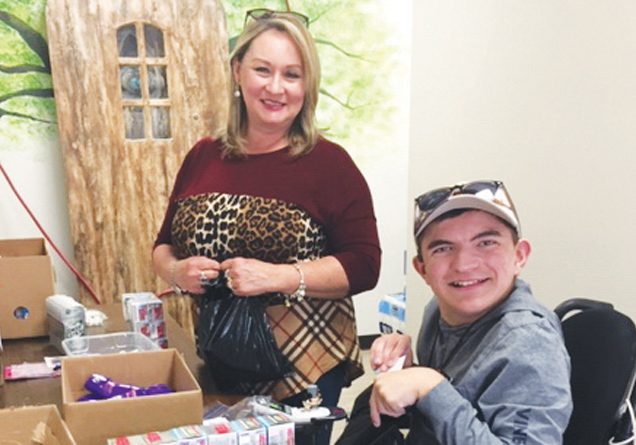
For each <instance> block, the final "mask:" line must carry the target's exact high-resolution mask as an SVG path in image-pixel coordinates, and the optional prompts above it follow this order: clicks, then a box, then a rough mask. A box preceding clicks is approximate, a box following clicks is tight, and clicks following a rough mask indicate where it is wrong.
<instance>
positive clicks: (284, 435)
mask: <svg viewBox="0 0 636 445" xmlns="http://www.w3.org/2000/svg"><path fill="white" fill-rule="evenodd" d="M258 420H259V421H260V422H261V423H262V424H263V425H265V427H266V428H267V443H268V444H269V445H294V443H295V440H296V439H295V434H294V422H293V421H292V420H291V419H290V418H289V417H288V416H286V415H285V414H283V413H280V414H278V413H277V414H269V415H265V416H258Z"/></svg>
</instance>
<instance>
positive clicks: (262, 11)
mask: <svg viewBox="0 0 636 445" xmlns="http://www.w3.org/2000/svg"><path fill="white" fill-rule="evenodd" d="M274 17H293V18H295V19H296V20H298V21H299V22H300V23H302V24H303V25H305V26H306V27H309V17H307V16H306V15H304V14H301V13H300V12H296V11H274V10H272V9H267V8H257V9H250V10H249V11H247V12H246V13H245V22H244V23H243V27H245V26H246V25H247V23H248V22H249V21H250V19H251V20H263V19H270V18H274Z"/></svg>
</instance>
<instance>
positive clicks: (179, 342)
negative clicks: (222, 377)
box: [0, 304, 241, 412]
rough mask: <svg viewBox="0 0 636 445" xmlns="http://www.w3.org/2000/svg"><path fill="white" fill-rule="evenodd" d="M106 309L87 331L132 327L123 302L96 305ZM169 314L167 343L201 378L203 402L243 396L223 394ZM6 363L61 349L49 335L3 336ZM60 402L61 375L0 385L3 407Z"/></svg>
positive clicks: (53, 353) (35, 358) (56, 353)
mask: <svg viewBox="0 0 636 445" xmlns="http://www.w3.org/2000/svg"><path fill="white" fill-rule="evenodd" d="M95 309H98V310H100V311H102V312H104V313H105V314H106V315H107V316H108V319H107V320H106V321H105V323H104V326H100V327H91V328H88V329H87V334H90V335H95V334H104V333H108V332H120V331H129V330H130V328H129V326H128V324H127V322H126V321H125V320H124V318H123V314H122V310H121V304H104V305H101V306H98V307H96V308H95ZM165 318H166V331H167V334H168V347H170V348H175V349H177V350H178V351H179V352H180V353H181V354H182V355H183V358H184V360H185V362H186V364H187V365H188V368H190V371H191V372H192V374H193V375H194V377H195V378H196V379H197V381H198V382H199V385H200V386H201V391H202V393H203V404H204V406H208V405H210V404H212V403H214V402H216V401H219V402H222V403H225V404H228V405H231V404H233V403H235V402H237V401H238V400H240V398H241V397H240V396H236V395H232V394H223V393H222V392H221V391H220V390H219V389H218V388H217V387H216V385H215V383H214V381H213V380H212V378H211V376H210V374H209V372H208V371H207V368H206V367H205V364H204V363H203V360H201V359H200V358H199V357H198V356H197V353H196V347H195V345H194V343H193V342H192V340H191V339H190V337H189V336H188V335H187V333H186V332H185V331H184V330H183V329H182V328H181V326H179V324H178V323H177V322H176V321H175V320H174V319H173V318H172V317H170V316H169V315H167V314H166V315H165ZM2 343H3V346H4V351H3V357H2V358H3V362H4V365H5V366H6V365H12V364H18V363H24V362H41V361H43V360H44V357H47V356H49V357H54V356H59V355H61V353H60V351H58V350H57V348H55V347H54V346H52V345H51V344H50V343H49V339H48V337H37V338H24V339H12V340H6V339H5V340H3V341H2ZM46 404H55V405H57V407H58V409H59V410H60V412H62V386H61V379H60V378H59V377H49V378H40V379H26V380H8V381H5V383H4V385H3V386H0V408H6V407H10V406H25V405H46Z"/></svg>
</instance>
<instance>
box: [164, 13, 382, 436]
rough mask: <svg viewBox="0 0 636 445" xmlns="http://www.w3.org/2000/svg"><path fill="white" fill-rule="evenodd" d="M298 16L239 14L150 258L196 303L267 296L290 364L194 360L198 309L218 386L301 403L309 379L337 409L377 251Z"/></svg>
mask: <svg viewBox="0 0 636 445" xmlns="http://www.w3.org/2000/svg"><path fill="white" fill-rule="evenodd" d="M307 24H308V22H307V20H306V18H305V17H304V16H302V15H300V14H297V13H293V12H275V11H269V10H254V11H250V12H248V15H247V17H246V26H245V30H244V32H243V33H242V35H241V36H240V37H239V39H238V40H237V43H236V47H235V49H234V51H233V52H232V54H231V72H232V91H231V94H232V100H231V109H230V116H231V118H230V121H229V123H228V127H227V130H226V132H225V134H224V135H223V137H221V138H219V139H212V138H204V139H202V140H200V141H199V142H198V143H197V144H196V145H195V146H194V147H193V148H192V150H191V151H190V152H189V154H188V155H187V157H186V158H185V160H184V163H183V165H182V167H181V169H180V171H179V174H178V176H177V179H176V182H175V185H174V189H173V192H172V195H171V198H170V202H169V206H168V209H167V212H166V216H165V220H164V223H163V225H162V227H161V229H160V232H159V234H158V236H157V239H156V243H155V248H154V251H153V263H154V267H155V270H156V272H157V273H158V274H159V275H160V276H161V277H162V278H163V279H164V280H166V281H167V282H169V283H171V284H172V285H173V286H174V287H175V288H177V289H180V290H183V291H186V292H188V293H190V294H194V295H197V294H198V295H200V297H197V301H198V302H199V308H200V310H201V311H204V310H205V305H206V301H210V298H214V293H215V292H229V294H230V295H231V297H232V298H255V297H256V298H261V299H266V300H267V307H266V308H265V312H266V314H267V320H268V322H269V326H270V327H271V331H272V333H273V336H274V339H275V343H276V346H277V347H278V349H279V350H280V352H281V353H282V355H283V356H284V357H285V358H286V359H287V360H288V362H289V363H290V365H291V366H290V372H287V373H285V374H284V375H281V376H277V377H276V378H274V379H268V380H262V381H259V379H258V378H256V379H252V378H250V379H248V380H249V381H245V380H244V379H243V380H242V379H241V377H239V376H240V375H241V373H240V372H238V371H237V370H236V369H235V367H236V366H239V364H238V363H237V361H238V359H237V358H236V357H232V356H229V357H224V360H223V362H224V363H219V360H216V359H215V360H212V359H209V357H207V356H206V354H205V352H204V351H203V349H204V348H203V347H202V342H204V341H205V339H206V335H207V331H208V330H209V329H210V326H209V325H206V324H205V317H201V318H203V319H204V322H202V321H201V319H200V320H199V324H198V326H197V341H198V346H199V348H198V349H199V352H200V355H202V357H203V358H204V359H205V360H206V362H207V364H208V367H209V368H210V370H211V372H212V374H213V376H214V377H215V378H216V379H217V381H218V382H220V383H221V386H223V389H227V390H228V391H232V392H236V391H240V392H243V393H246V394H269V395H272V396H273V397H274V398H275V399H276V400H279V401H283V402H285V403H288V404H292V405H300V404H301V402H302V400H303V399H304V398H305V397H306V389H307V387H308V386H309V385H311V384H317V385H318V387H319V389H320V391H321V394H322V398H323V404H324V405H327V406H336V405H337V403H338V398H339V396H340V391H341V389H342V387H344V386H347V385H348V384H349V383H350V382H351V380H353V379H354V378H356V377H358V376H360V375H361V374H362V372H363V368H362V364H361V362H360V353H359V345H358V339H357V334H356V327H355V314H354V309H353V303H352V300H351V296H352V295H354V294H357V293H359V292H362V291H364V290H367V289H371V288H373V287H374V286H375V284H376V282H377V279H378V275H379V267H380V255H381V250H380V246H379V241H378V235H377V228H376V220H375V215H374V211H373V205H372V200H371V196H370V192H369V188H368V186H367V183H366V181H365V179H364V178H363V176H362V174H361V173H360V171H359V170H358V169H357V167H356V166H355V164H354V163H353V161H352V159H351V158H350V156H349V155H348V154H347V153H346V151H345V150H344V149H343V148H341V147H340V146H338V145H336V144H334V143H332V142H330V141H328V140H327V139H325V138H324V137H322V136H321V135H320V134H319V132H318V130H317V128H316V123H315V109H316V103H317V101H318V89H319V83H320V64H319V60H318V55H317V52H316V48H315V44H314V40H313V38H312V36H311V35H310V33H309V31H308V29H307ZM211 281H212V282H215V283H217V285H216V286H213V287H209V286H206V284H207V283H209V282H211ZM219 283H221V285H219ZM300 439H301V441H302V438H300ZM328 440H329V437H328V435H326V436H325V437H322V438H319V442H317V443H328ZM299 443H300V442H299Z"/></svg>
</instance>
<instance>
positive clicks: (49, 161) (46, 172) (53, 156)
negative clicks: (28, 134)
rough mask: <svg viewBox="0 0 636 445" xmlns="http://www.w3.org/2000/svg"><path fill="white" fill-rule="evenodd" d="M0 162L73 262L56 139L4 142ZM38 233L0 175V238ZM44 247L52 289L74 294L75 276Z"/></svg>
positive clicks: (55, 241) (21, 194)
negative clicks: (51, 271)
mask: <svg viewBox="0 0 636 445" xmlns="http://www.w3.org/2000/svg"><path fill="white" fill-rule="evenodd" d="M0 140H1V139H0ZM0 164H2V167H3V168H4V170H5V172H6V174H7V175H8V176H9V178H10V179H11V182H12V183H13V185H14V187H15V188H16V189H17V191H18V193H19V194H20V196H21V197H22V199H23V200H24V202H25V203H26V204H27V206H28V207H29V208H30V210H31V212H32V213H33V214H34V215H35V217H36V218H37V220H38V221H39V222H40V224H41V225H42V227H43V228H44V230H45V231H46V232H47V233H48V235H49V236H50V237H51V239H52V240H53V242H54V243H55V244H56V245H57V247H58V248H59V249H60V251H61V252H62V253H63V254H64V255H65V256H66V257H67V258H68V259H69V261H71V262H72V263H73V264H75V260H74V256H73V244H72V242H71V233H70V228H69V219H68V206H67V201H66V185H65V179H64V166H63V164H62V153H61V149H60V147H59V144H58V142H57V141H55V140H50V141H46V140H40V141H37V142H34V143H33V144H31V145H29V144H28V143H27V142H24V141H23V142H20V143H19V144H18V145H17V146H14V145H4V146H3V147H2V149H1V150H0ZM42 237H43V236H42V234H41V233H40V231H39V230H38V228H37V226H36V225H35V223H34V222H33V221H32V220H31V218H30V217H29V215H28V213H27V212H26V210H24V208H23V207H22V205H21V204H20V202H19V201H18V198H17V197H16V196H15V195H14V193H13V191H12V190H11V188H10V187H9V185H8V183H7V181H6V180H5V178H4V176H2V175H0V239H14V238H42ZM47 248H48V250H49V255H50V256H51V260H52V262H53V269H54V271H55V275H56V280H55V290H56V292H57V293H60V294H65V295H72V296H77V295H78V291H77V281H76V279H75V276H74V275H73V273H72V272H71V271H70V270H69V269H68V268H67V267H66V266H65V265H64V263H63V262H62V260H61V259H60V257H59V256H58V255H57V254H56V253H55V252H54V251H53V249H52V248H51V247H50V246H47ZM88 278H89V281H90V277H88Z"/></svg>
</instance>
